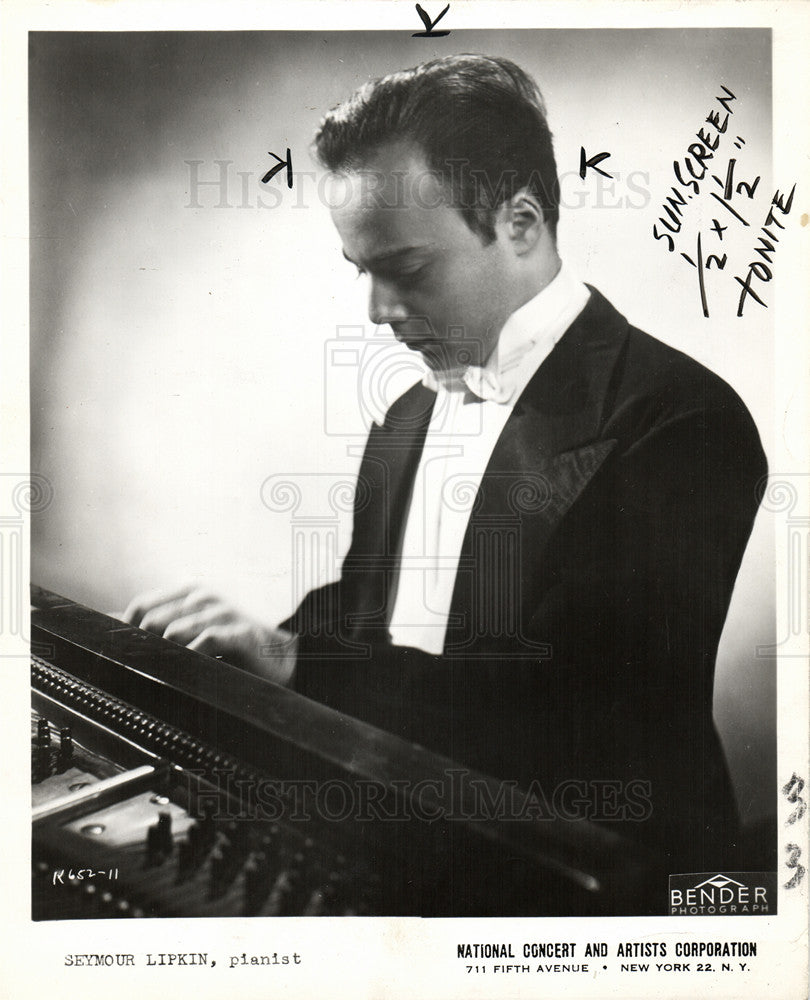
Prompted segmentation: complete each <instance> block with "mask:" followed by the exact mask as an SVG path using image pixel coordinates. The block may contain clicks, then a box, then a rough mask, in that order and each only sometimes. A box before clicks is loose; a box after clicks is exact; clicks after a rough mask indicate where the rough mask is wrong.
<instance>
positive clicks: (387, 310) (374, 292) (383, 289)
mask: <svg viewBox="0 0 810 1000" xmlns="http://www.w3.org/2000/svg"><path fill="white" fill-rule="evenodd" d="M368 318H369V319H370V320H371V322H372V323H373V324H374V325H375V326H381V325H382V324H383V323H398V322H401V321H402V320H404V319H407V318H408V310H407V309H406V308H405V305H404V303H403V302H402V299H401V298H400V296H399V295H397V293H396V289H395V288H394V285H393V282H390V281H381V280H380V279H379V278H372V279H371V288H370V290H369V298H368Z"/></svg>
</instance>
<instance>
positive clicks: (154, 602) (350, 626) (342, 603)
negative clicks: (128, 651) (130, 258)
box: [125, 55, 766, 872]
mask: <svg viewBox="0 0 810 1000" xmlns="http://www.w3.org/2000/svg"><path fill="white" fill-rule="evenodd" d="M315 150H316V153H317V156H318V158H319V160H320V162H321V163H322V164H323V166H324V167H325V168H326V169H327V170H328V171H329V172H330V177H331V183H332V184H333V186H334V188H333V190H334V192H335V197H334V199H333V205H334V207H333V208H332V218H333V221H334V224H335V226H336V227H337V230H338V233H339V235H340V238H341V241H342V244H343V251H344V254H345V256H346V257H347V258H348V260H350V261H351V262H352V263H354V264H355V265H356V266H357V268H358V269H359V270H360V271H361V272H362V273H363V274H364V275H366V276H367V278H368V281H369V284H370V303H369V315H370V318H371V321H372V322H373V323H375V324H388V325H389V326H390V327H391V329H392V330H393V332H394V335H395V336H396V338H397V339H398V340H400V341H402V342H404V343H405V344H406V345H407V346H408V347H410V348H412V349H413V350H416V351H419V352H420V353H421V355H422V356H423V358H424V361H425V362H426V365H427V374H426V376H425V378H424V380H423V381H422V383H421V384H417V385H415V386H413V387H412V388H411V389H409V390H408V391H407V392H405V393H404V395H402V396H401V397H400V398H399V399H398V400H397V401H396V402H395V403H394V404H393V405H392V406H391V407H390V409H389V411H388V413H387V416H386V419H385V421H384V424H383V425H382V426H378V425H376V424H375V425H374V426H373V427H372V429H371V432H370V434H369V438H368V442H367V445H366V450H365V454H364V458H363V461H362V465H361V468H360V473H359V480H358V483H359V488H358V490H357V502H356V505H355V513H354V524H353V535H352V544H351V548H350V550H349V552H348V554H347V556H346V558H345V561H344V564H343V567H342V575H341V577H340V579H339V580H338V581H337V582H335V583H331V584H329V585H327V586H326V587H322V588H320V589H318V590H315V591H313V592H311V593H309V594H308V595H307V596H306V597H305V599H304V600H303V601H302V603H301V605H300V606H299V608H298V610H297V611H296V612H295V613H294V614H293V615H292V617H291V618H289V619H288V620H287V621H286V622H284V623H282V625H280V626H279V627H278V628H271V627H270V626H268V625H266V624H264V623H260V622H256V621H253V620H249V619H247V618H245V617H244V616H242V615H241V614H240V613H238V612H237V611H236V610H234V609H233V608H231V607H230V606H228V605H226V604H225V603H224V602H222V601H221V600H218V599H215V598H213V597H211V596H210V595H208V594H204V593H202V592H200V591H198V590H193V589H181V590H179V591H176V592H174V593H152V594H148V595H144V596H142V597H138V598H136V599H135V600H133V601H132V603H131V604H130V606H129V608H128V609H127V611H126V613H125V617H126V619H127V620H128V621H129V622H131V623H132V624H135V625H140V626H141V627H143V628H145V629H148V630H151V631H154V632H157V633H159V634H163V635H165V636H166V637H167V638H170V639H173V640H174V641H177V642H180V643H185V644H187V645H189V646H191V647H192V648H196V649H200V650H202V651H204V652H207V653H210V654H213V655H220V656H222V657H223V658H224V659H226V660H228V661H230V662H232V663H235V664H237V665H239V666H242V667H244V668H246V669H250V670H253V671H255V672H257V673H261V674H263V675H264V676H266V677H269V678H270V679H272V680H274V681H276V682H278V683H281V684H286V685H289V686H291V687H292V688H294V689H296V690H298V691H300V692H302V693H303V694H305V695H307V696H309V697H311V698H314V699H317V700H320V701H322V702H324V703H326V704H328V705H330V706H332V707H334V708H337V709H339V710H342V711H344V712H346V713H349V714H351V715H354V716H357V717H359V718H361V719H364V720H366V721H369V722H371V723H374V724H375V725H378V726H380V727H381V728H383V729H386V730H389V731H392V732H394V733H397V734H399V735H401V736H403V737H405V738H407V739H408V740H411V741H414V742H418V743H420V744H422V745H423V746H426V747H428V748H430V749H434V750H436V751H438V752H440V753H443V754H445V755H447V756H448V757H450V758H452V759H453V760H454V761H458V762H461V763H463V764H465V765H468V766H471V767H473V768H475V769H477V770H479V771H482V772H485V773H487V774H490V775H493V776H495V777H500V778H503V779H508V780H517V781H518V782H519V783H520V784H521V786H522V787H524V788H525V787H527V786H528V785H529V784H530V783H531V782H533V781H538V780H539V781H540V783H541V785H542V787H543V788H544V789H547V790H550V789H553V788H554V787H555V786H556V785H557V783H559V782H561V781H566V780H570V779H580V780H584V781H588V782H590V781H595V780H605V781H620V782H629V781H631V780H633V779H638V780H641V781H644V782H649V789H650V803H651V806H652V809H651V811H650V813H649V816H648V818H647V819H646V821H645V822H642V823H637V824H635V827H634V829H632V831H629V830H628V831H626V832H628V833H630V835H631V836H633V837H634V838H636V839H638V840H640V841H646V842H647V843H649V844H651V845H653V846H654V847H655V848H657V849H658V850H661V851H663V852H664V853H665V854H666V855H669V859H668V860H669V865H670V871H671V872H679V871H680V872H684V871H708V870H710V869H711V870H713V869H714V868H715V867H716V866H720V867H728V866H729V862H730V859H731V857H732V855H731V854H730V853H729V852H730V851H731V850H733V845H734V843H735V840H736V838H737V835H738V833H737V819H736V810H735V806H734V798H733V793H732V789H731V786H730V781H729V777H728V773H727V769H726V764H725V761H724V757H723V753H722V749H721V746H720V743H719V740H718V737H717V734H716V731H715V727H714V723H713V720H712V687H713V672H714V661H715V656H716V651H717V646H718V642H719V639H720V633H721V630H722V627H723V622H724V619H725V615H726V612H727V609H728V604H729V600H730V598H731V593H732V589H733V586H734V581H735V577H736V574H737V571H738V569H739V566H740V561H741V559H742V556H743V552H744V549H745V546H746V543H747V540H748V537H749V534H750V531H751V527H752V523H753V519H754V516H755V513H756V508H757V500H756V495H755V488H756V484H757V483H758V481H759V480H760V479H761V477H762V476H763V475H764V474H765V472H766V464H765V457H764V454H763V451H762V447H761V445H760V441H759V436H758V434H757V431H756V428H755V427H754V424H753V422H752V420H751V417H750V415H749V414H748V412H747V410H746V408H745V406H744V405H743V403H742V402H741V400H740V399H739V398H738V397H737V396H736V394H735V393H734V392H733V391H732V390H731V389H730V388H729V386H728V385H726V384H725V383H724V382H723V381H722V380H721V379H719V378H718V377H717V376H715V375H714V374H713V373H711V372H710V371H708V370H707V369H706V368H704V367H702V366H701V365H700V364H698V363H697V362H695V361H694V360H692V359H691V358H689V357H687V356H685V355H684V354H682V353H679V352H678V351H675V350H673V349H671V348H669V347H667V346H665V345H663V344H662V343H660V342H659V341H657V340H654V339H653V338H652V337H650V336H648V335H647V334H645V333H642V332H641V331H639V330H637V329H635V328H633V327H632V326H630V325H629V324H628V322H627V320H626V319H625V318H624V317H623V316H622V315H620V314H619V313H618V312H617V311H616V309H614V308H613V306H612V305H611V304H610V302H608V301H607V300H606V299H605V298H604V297H603V296H602V295H601V294H600V293H599V292H598V291H597V290H596V289H594V288H591V287H589V286H586V285H584V284H582V283H581V282H580V281H579V280H577V278H576V277H575V276H574V275H573V274H572V273H571V272H570V270H569V269H568V268H567V267H566V265H565V264H562V265H561V263H560V259H559V257H558V253H557V246H556V227H557V219H558V200H559V199H558V191H559V188H558V184H557V172H556V163H555V159H554V152H553V147H552V139H551V134H550V131H549V128H548V124H547V121H546V114H545V108H544V105H543V101H542V97H541V95H540V93H539V91H538V89H537V87H536V85H535V83H534V82H533V81H532V80H531V79H530V78H529V77H528V76H527V75H526V74H525V73H524V72H523V71H522V70H521V69H520V68H519V67H517V66H516V65H514V64H513V63H511V62H509V61H507V60H504V59H497V58H490V57H486V56H472V55H466V56H451V57H448V58H445V59H439V60H435V61H432V62H429V63H425V64H423V65H421V66H418V67H416V68H415V69H412V70H408V71H404V72H400V73H395V74H392V75H391V76H388V77H385V78H383V79H382V80H379V81H377V82H374V83H370V84H367V85H366V86H365V87H363V88H361V89H360V90H359V91H358V92H357V93H356V94H354V95H353V96H352V97H351V98H349V100H347V101H346V102H345V103H343V104H341V105H340V106H339V107H338V108H336V109H335V110H333V111H332V112H330V113H329V114H328V115H327V116H326V118H325V119H324V121H323V122H322V124H321V127H320V129H319V131H318V134H317V136H316V140H315ZM395 173H396V175H397V176H396V184H397V192H398V196H397V198H396V199H392V198H385V197H382V198H381V197H375V196H374V191H377V192H379V190H380V185H381V182H382V185H383V187H384V186H385V183H386V182H389V183H393V182H394V174H395ZM449 439H452V440H454V441H456V442H458V443H460V444H461V445H462V446H463V447H461V448H455V449H447V448H446V447H444V448H442V447H440V446H441V445H446V443H447V441H448V440H449ZM437 446H438V447H437ZM437 456H441V460H438V461H437ZM455 487H458V488H455ZM510 538H511V539H512V540H513V541H514V542H515V544H514V545H513V547H512V549H511V550H510V549H509V544H510V542H509V539H510ZM515 540H516V541H515ZM499 545H501V548H502V551H506V550H509V552H511V558H512V560H513V561H512V563H511V564H510V562H509V558H510V557H509V555H508V553H507V555H506V556H505V557H504V559H500V558H499V557H498V556H497V555H496V553H497V552H498V546H499ZM426 563H427V565H428V570H427V571H426V570H425V565H426ZM504 566H505V567H506V572H504ZM510 567H511V568H510ZM509 622H511V623H512V624H511V626H509V624H508V623H509ZM504 623H507V624H506V625H505V624H504ZM268 643H272V644H273V646H274V648H275V649H276V650H277V653H276V654H275V655H270V656H268V655H260V653H259V649H260V647H261V646H265V647H266V646H267V644H268ZM357 651H365V655H359V653H358V652H357ZM265 653H266V650H265ZM718 870H719V869H718Z"/></svg>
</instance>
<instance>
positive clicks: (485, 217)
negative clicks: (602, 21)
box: [313, 55, 560, 244]
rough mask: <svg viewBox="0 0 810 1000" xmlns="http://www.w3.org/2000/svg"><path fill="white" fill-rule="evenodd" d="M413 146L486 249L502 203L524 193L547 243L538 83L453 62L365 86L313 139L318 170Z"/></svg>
mask: <svg viewBox="0 0 810 1000" xmlns="http://www.w3.org/2000/svg"><path fill="white" fill-rule="evenodd" d="M403 140H404V141H411V142H413V143H415V144H416V145H417V146H418V147H419V149H421V151H422V152H423V154H424V156H425V159H426V161H427V164H428V166H429V168H430V169H431V170H432V171H435V172H436V173H437V174H438V175H439V177H440V178H441V179H442V180H443V181H444V182H445V183H446V184H447V186H448V189H449V191H450V193H451V199H452V204H453V206H454V207H456V208H457V209H458V210H459V211H460V212H461V214H462V216H463V217H464V219H465V220H466V222H467V225H468V226H469V227H470V229H472V231H473V232H475V233H477V234H478V235H480V236H481V238H482V240H483V242H484V243H485V244H488V243H491V242H493V241H494V240H495V227H494V224H493V222H494V217H495V212H496V210H497V209H498V207H499V206H500V205H502V204H503V203H504V202H506V201H508V200H509V199H510V198H511V197H512V196H513V195H514V194H515V193H516V192H517V191H519V190H521V189H522V188H524V187H525V188H527V189H528V190H529V191H530V192H531V194H532V195H534V197H535V198H537V199H538V201H539V202H540V204H541V206H542V209H543V218H544V219H545V221H546V224H547V225H548V227H549V230H550V232H551V234H552V236H556V232H557V222H558V220H559V214H560V210H559V204H560V189H559V181H558V178H557V164H556V161H555V159H554V147H553V144H552V137H551V132H550V130H549V127H548V121H547V119H546V108H545V104H544V103H543V97H542V94H541V93H540V90H539V88H538V86H537V84H536V83H535V82H534V80H532V78H531V77H530V76H528V74H526V73H524V71H523V70H522V69H520V67H519V66H516V65H515V63H513V62H510V61H509V60H508V59H501V58H496V57H493V56H484V55H453V56H447V57H445V58H443V59H433V60H431V61H430V62H426V63H422V64H421V65H420V66H415V67H413V68H412V69H407V70H402V71H401V72H398V73H391V74H390V75H389V76H384V77H382V78H381V79H379V80H374V81H372V82H370V83H367V84H365V85H364V86H362V87H361V88H360V89H359V90H357V91H356V92H355V93H354V94H353V95H352V96H351V97H350V98H349V99H348V100H346V101H344V102H343V103H341V104H339V105H338V106H337V107H336V108H333V109H332V110H331V111H330V112H329V113H328V114H327V115H326V117H325V118H324V119H323V121H322V122H321V125H320V128H319V129H318V132H317V134H316V136H315V140H314V144H313V145H314V152H315V156H316V157H317V159H318V160H319V161H320V163H321V164H322V165H323V166H324V167H325V168H326V169H327V170H330V171H333V172H339V171H342V170H353V169H354V170H357V169H360V168H362V166H363V165H364V164H366V163H368V161H369V159H370V158H371V157H372V156H373V154H374V152H375V150H377V149H378V148H379V147H381V146H384V145H386V144H389V143H391V142H397V141H403Z"/></svg>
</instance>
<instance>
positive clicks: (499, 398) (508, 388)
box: [422, 365, 515, 405]
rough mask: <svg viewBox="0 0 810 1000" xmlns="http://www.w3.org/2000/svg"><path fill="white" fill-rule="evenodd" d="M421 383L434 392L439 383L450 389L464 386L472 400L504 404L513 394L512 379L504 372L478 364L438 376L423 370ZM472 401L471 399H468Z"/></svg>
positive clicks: (458, 388)
mask: <svg viewBox="0 0 810 1000" xmlns="http://www.w3.org/2000/svg"><path fill="white" fill-rule="evenodd" d="M422 385H424V386H425V388H427V389H432V390H433V391H434V392H436V391H437V390H438V388H439V385H444V386H445V388H447V389H450V390H452V389H453V388H455V389H457V390H460V389H461V388H462V387H464V388H466V389H467V390H468V392H470V393H471V394H472V395H473V396H475V400H474V402H492V403H499V404H501V405H505V404H506V403H508V402H509V401H510V400H511V399H512V396H514V394H515V384H514V380H513V379H511V378H509V374H508V373H506V372H500V373H497V372H494V371H492V370H491V369H489V368H481V367H480V366H478V365H469V366H468V367H467V368H465V370H464V371H463V372H462V374H461V375H460V376H459V375H455V374H454V375H447V374H445V376H444V377H439V376H437V375H436V373H435V372H432V371H430V370H428V371H426V372H425V375H424V377H423V379H422ZM469 402H473V400H469Z"/></svg>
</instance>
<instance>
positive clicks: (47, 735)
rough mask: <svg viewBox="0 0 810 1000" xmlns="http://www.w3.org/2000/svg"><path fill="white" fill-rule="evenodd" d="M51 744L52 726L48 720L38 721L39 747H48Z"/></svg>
mask: <svg viewBox="0 0 810 1000" xmlns="http://www.w3.org/2000/svg"><path fill="white" fill-rule="evenodd" d="M50 743H51V726H50V723H49V722H48V720H47V719H38V720H37V746H40V747H47V746H50Z"/></svg>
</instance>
